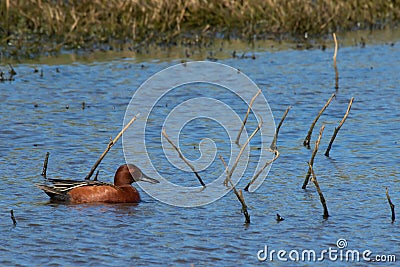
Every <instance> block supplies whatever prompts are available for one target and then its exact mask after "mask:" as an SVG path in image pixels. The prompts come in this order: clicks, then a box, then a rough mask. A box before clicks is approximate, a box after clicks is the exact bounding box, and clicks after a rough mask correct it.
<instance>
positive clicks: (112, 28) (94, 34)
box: [0, 0, 400, 61]
mask: <svg viewBox="0 0 400 267" xmlns="http://www.w3.org/2000/svg"><path fill="white" fill-rule="evenodd" d="M0 3H1V6H0V56H1V59H0V61H2V59H17V60H19V59H34V58H36V57H40V56H53V55H58V54H60V53H62V52H77V51H79V52H92V51H135V52H136V53H140V52H141V51H142V50H145V49H148V48H149V47H152V46H153V47H176V46H181V47H197V48H206V47H208V46H210V45H212V43H213V41H214V40H216V39H221V40H241V41H244V42H247V43H249V44H250V45H251V44H252V43H253V42H256V41H259V40H273V41H278V42H279V41H282V40H289V41H294V42H302V41H304V39H305V36H307V35H312V36H313V37H317V38H324V36H325V38H327V37H326V36H331V34H332V33H333V32H348V31H356V30H381V29H392V28H397V26H398V24H399V20H400V5H398V4H396V0H377V1H374V0H349V1H345V0H341V1H339V0H337V1H326V0H325V1H323V0H282V1H278V0H253V1H250V0H247V1H246V0H241V1H234V0H188V1H185V0H177V1H169V0H135V1H128V0H127V1H121V0H108V1H106V0H94V1H89V0H82V1H78V0H70V1H63V0H53V1H51V0H47V1H46V0H30V1H11V0H2V1H1V2H0ZM328 38H329V37H328ZM305 48H307V47H306V46H305ZM186 54H187V55H186V56H187V57H189V56H190V53H186Z"/></svg>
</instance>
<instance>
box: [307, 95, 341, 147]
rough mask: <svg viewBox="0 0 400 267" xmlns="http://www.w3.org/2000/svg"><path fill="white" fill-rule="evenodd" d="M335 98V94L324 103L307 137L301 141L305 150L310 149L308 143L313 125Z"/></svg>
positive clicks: (313, 124)
mask: <svg viewBox="0 0 400 267" xmlns="http://www.w3.org/2000/svg"><path fill="white" fill-rule="evenodd" d="M334 97H335V94H332V95H331V97H330V98H329V99H328V101H326V103H325V105H324V106H323V107H322V109H321V110H320V111H319V112H318V115H317V117H315V119H314V121H313V122H312V123H311V126H310V129H309V130H308V133H307V136H306V138H305V139H304V141H303V145H304V146H306V147H307V148H310V141H311V135H312V132H313V130H314V127H315V124H316V123H317V121H318V119H319V117H321V115H322V113H323V112H324V111H325V109H326V108H327V107H328V106H329V104H330V103H331V101H332V99H333V98H334Z"/></svg>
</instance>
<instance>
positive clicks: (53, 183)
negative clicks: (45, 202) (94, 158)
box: [36, 179, 115, 201]
mask: <svg viewBox="0 0 400 267" xmlns="http://www.w3.org/2000/svg"><path fill="white" fill-rule="evenodd" d="M46 182H47V183H46V184H36V186H37V187H38V188H40V189H42V190H43V191H44V192H45V193H46V194H47V195H48V196H49V197H50V198H51V199H54V200H58V201H68V200H69V195H68V192H69V191H70V190H72V189H74V188H77V187H82V186H100V185H108V186H112V187H115V186H114V185H113V184H110V183H105V182H99V181H91V180H84V181H75V180H66V179H46Z"/></svg>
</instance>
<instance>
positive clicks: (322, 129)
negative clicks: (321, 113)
mask: <svg viewBox="0 0 400 267" xmlns="http://www.w3.org/2000/svg"><path fill="white" fill-rule="evenodd" d="M324 129H325V125H322V127H321V129H320V130H319V135H318V139H317V141H316V142H315V146H314V150H313V152H312V154H311V159H310V163H309V165H310V166H311V167H312V166H313V164H314V158H315V155H317V152H318V147H319V143H320V142H321V137H322V133H323V131H324ZM310 166H309V167H308V172H307V175H306V178H305V179H304V183H303V186H302V188H303V189H306V187H307V184H308V180H309V179H310V175H311V167H310Z"/></svg>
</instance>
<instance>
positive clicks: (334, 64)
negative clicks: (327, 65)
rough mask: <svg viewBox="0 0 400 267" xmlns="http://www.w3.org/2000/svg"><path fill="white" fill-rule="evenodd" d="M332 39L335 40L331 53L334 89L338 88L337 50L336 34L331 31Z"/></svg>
mask: <svg viewBox="0 0 400 267" xmlns="http://www.w3.org/2000/svg"><path fill="white" fill-rule="evenodd" d="M332 35H333V41H334V42H335V51H334V53H333V68H334V69H335V89H336V90H337V89H339V71H338V68H337V65H336V57H337V52H338V42H337V39H336V34H335V33H333V34H332Z"/></svg>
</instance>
